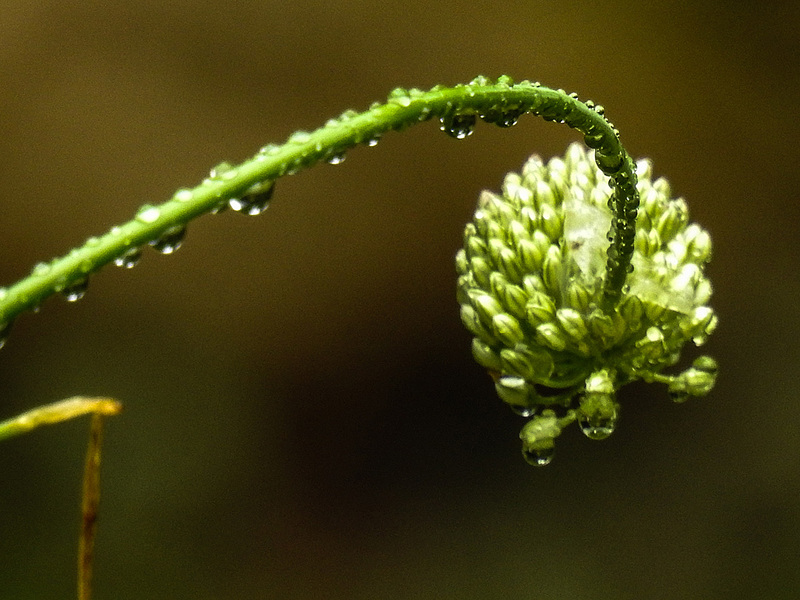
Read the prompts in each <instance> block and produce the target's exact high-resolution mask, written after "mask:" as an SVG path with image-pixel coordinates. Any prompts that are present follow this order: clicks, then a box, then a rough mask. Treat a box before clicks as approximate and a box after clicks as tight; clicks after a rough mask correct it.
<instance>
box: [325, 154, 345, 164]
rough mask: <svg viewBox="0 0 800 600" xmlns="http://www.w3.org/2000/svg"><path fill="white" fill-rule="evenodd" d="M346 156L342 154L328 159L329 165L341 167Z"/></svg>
mask: <svg viewBox="0 0 800 600" xmlns="http://www.w3.org/2000/svg"><path fill="white" fill-rule="evenodd" d="M345 158H346V157H345V154H344V152H342V153H341V154H334V155H333V156H331V157H330V158H328V159H327V163H328V164H329V165H340V164H342V163H343V162H344V159H345Z"/></svg>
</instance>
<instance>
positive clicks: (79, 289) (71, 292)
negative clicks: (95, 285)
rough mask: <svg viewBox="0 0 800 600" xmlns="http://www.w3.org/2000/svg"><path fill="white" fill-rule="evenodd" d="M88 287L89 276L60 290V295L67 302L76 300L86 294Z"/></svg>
mask: <svg viewBox="0 0 800 600" xmlns="http://www.w3.org/2000/svg"><path fill="white" fill-rule="evenodd" d="M88 288H89V278H88V277H84V278H83V279H79V280H78V281H76V282H74V283H72V284H70V285H68V286H67V287H65V288H64V289H62V290H61V295H62V296H64V299H65V300H66V301H67V302H77V301H78V300H80V299H81V298H83V297H84V296H85V295H86V290H87V289H88Z"/></svg>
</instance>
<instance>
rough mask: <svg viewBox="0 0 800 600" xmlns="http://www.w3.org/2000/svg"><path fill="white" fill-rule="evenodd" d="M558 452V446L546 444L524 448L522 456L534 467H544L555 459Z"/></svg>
mask: <svg viewBox="0 0 800 600" xmlns="http://www.w3.org/2000/svg"><path fill="white" fill-rule="evenodd" d="M555 454H556V447H555V446H554V445H553V446H545V447H544V448H523V449H522V456H523V457H525V460H526V461H527V463H528V464H529V465H533V466H534V467H544V466H546V465H549V464H550V463H551V462H552V461H553V457H554V456H555Z"/></svg>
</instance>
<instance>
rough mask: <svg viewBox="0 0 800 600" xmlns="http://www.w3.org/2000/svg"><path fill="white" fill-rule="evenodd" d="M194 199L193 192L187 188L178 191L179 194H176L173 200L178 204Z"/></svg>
mask: <svg viewBox="0 0 800 600" xmlns="http://www.w3.org/2000/svg"><path fill="white" fill-rule="evenodd" d="M212 172H213V170H212ZM193 197H194V194H192V190H189V189H186V188H183V189H180V190H178V191H177V192H175V195H174V196H173V198H174V199H175V200H177V201H178V202H189V201H190V200H191V199H192V198H193Z"/></svg>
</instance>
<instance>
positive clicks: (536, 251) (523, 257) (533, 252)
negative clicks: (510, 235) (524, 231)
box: [517, 240, 544, 273]
mask: <svg viewBox="0 0 800 600" xmlns="http://www.w3.org/2000/svg"><path fill="white" fill-rule="evenodd" d="M517 252H518V253H519V258H520V262H521V263H522V268H523V269H524V270H525V272H527V273H532V272H534V271H538V270H540V269H541V268H542V262H543V261H544V252H542V250H541V249H540V247H539V246H538V245H537V244H536V243H535V242H533V241H531V240H520V241H519V242H517Z"/></svg>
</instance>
